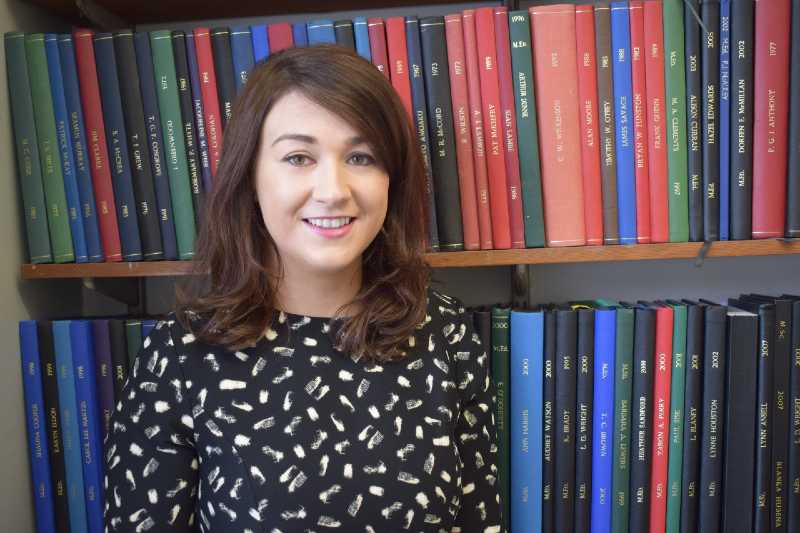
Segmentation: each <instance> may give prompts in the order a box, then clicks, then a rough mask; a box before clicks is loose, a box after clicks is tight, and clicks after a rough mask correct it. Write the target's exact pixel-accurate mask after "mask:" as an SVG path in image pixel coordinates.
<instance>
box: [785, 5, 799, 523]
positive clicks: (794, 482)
mask: <svg viewBox="0 0 800 533" xmlns="http://www.w3.org/2000/svg"><path fill="white" fill-rule="evenodd" d="M798 10H799V11H800V9H798ZM781 298H789V299H791V300H792V351H791V354H792V355H791V356H792V375H791V378H790V379H791V384H790V386H789V408H790V409H791V412H790V413H789V423H790V424H791V425H790V427H789V435H791V438H790V439H789V488H790V490H789V496H788V498H789V505H788V508H789V510H788V521H787V523H786V525H787V527H788V531H797V530H798V529H800V296H794V295H788V294H784V295H783V296H781Z"/></svg>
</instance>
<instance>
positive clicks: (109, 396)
mask: <svg viewBox="0 0 800 533" xmlns="http://www.w3.org/2000/svg"><path fill="white" fill-rule="evenodd" d="M108 322H109V321H108V319H97V320H91V321H90V326H91V341H92V351H93V352H94V355H95V365H94V369H95V375H94V378H95V382H96V384H97V415H98V418H99V421H100V433H99V439H100V442H105V440H106V436H107V435H108V433H109V431H110V429H111V413H113V412H114V406H115V405H116V402H115V401H114V376H113V372H114V364H113V362H112V360H111V335H110V330H109V324H108Z"/></svg>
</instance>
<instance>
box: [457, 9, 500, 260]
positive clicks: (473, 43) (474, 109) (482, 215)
mask: <svg viewBox="0 0 800 533" xmlns="http://www.w3.org/2000/svg"><path fill="white" fill-rule="evenodd" d="M461 16H462V24H461V26H462V29H463V30H464V56H465V58H466V64H467V93H468V94H469V110H470V125H471V127H472V160H473V163H474V167H473V168H474V170H475V188H476V194H477V201H478V228H479V229H480V236H481V250H491V249H492V248H494V241H493V240H492V215H491V212H490V210H489V172H488V170H487V169H486V151H485V149H484V144H483V109H482V105H483V104H482V99H481V80H480V66H479V65H478V41H477V37H476V36H475V10H474V9H465V10H464V11H463V12H462V15H461Z"/></svg>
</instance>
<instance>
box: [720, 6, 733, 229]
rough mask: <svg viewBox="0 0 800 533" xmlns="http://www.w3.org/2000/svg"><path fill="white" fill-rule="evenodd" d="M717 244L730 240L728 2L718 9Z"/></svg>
mask: <svg viewBox="0 0 800 533" xmlns="http://www.w3.org/2000/svg"><path fill="white" fill-rule="evenodd" d="M718 131H719V135H718V137H719V138H718V143H717V144H718V145H719V240H721V241H727V240H729V239H730V198H731V144H730V143H731V0H722V1H721V2H720V5H719V130H718Z"/></svg>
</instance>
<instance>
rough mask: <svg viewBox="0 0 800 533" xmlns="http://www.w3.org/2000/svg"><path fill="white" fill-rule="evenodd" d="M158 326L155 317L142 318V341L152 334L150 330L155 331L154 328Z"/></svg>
mask: <svg viewBox="0 0 800 533" xmlns="http://www.w3.org/2000/svg"><path fill="white" fill-rule="evenodd" d="M154 327H156V321H155V320H153V319H150V318H148V319H145V320H142V342H144V340H145V339H146V338H147V336H148V335H150V332H151V331H153V328H154Z"/></svg>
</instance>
